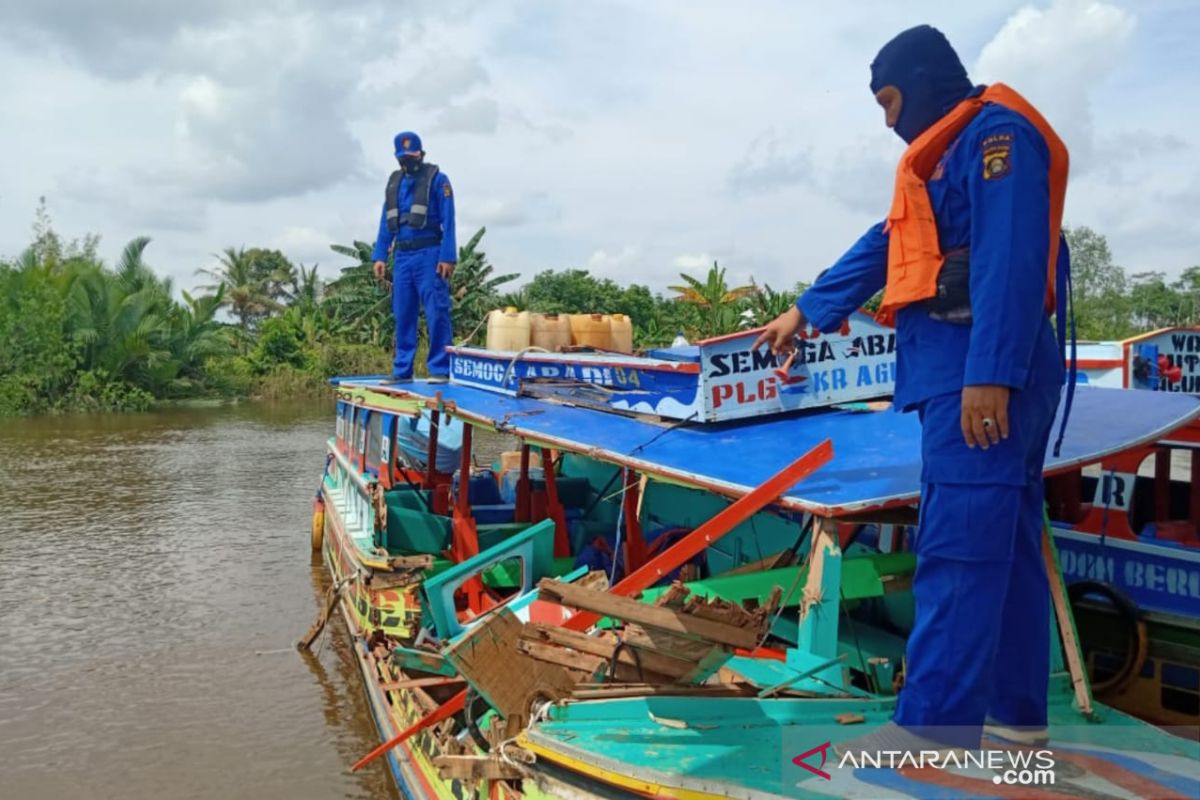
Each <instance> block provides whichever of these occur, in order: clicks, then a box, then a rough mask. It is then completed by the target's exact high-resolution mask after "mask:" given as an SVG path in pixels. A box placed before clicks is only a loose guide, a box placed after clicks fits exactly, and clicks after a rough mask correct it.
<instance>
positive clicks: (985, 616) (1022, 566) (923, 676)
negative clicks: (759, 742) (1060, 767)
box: [895, 386, 1059, 748]
mask: <svg viewBox="0 0 1200 800" xmlns="http://www.w3.org/2000/svg"><path fill="white" fill-rule="evenodd" d="M1058 395H1059V387H1058V386H1052V387H1050V386H1047V387H1041V388H1032V387H1031V388H1030V389H1027V390H1024V391H1019V392H1013V393H1012V395H1011V398H1010V401H1009V423H1010V435H1009V438H1008V439H1006V440H1003V441H1002V442H1001V443H1000V444H999V445H993V446H992V447H990V448H988V450H981V449H979V448H975V449H974V450H972V449H969V448H967V446H966V444H965V443H964V442H963V438H962V432H961V426H960V423H959V418H960V413H961V394H959V393H958V392H955V393H953V394H947V395H939V396H937V397H934V398H932V399H931V400H928V401H926V402H925V403H924V404H923V405H922V406H921V408H920V414H921V436H922V493H921V515H920V522H919V526H918V532H917V542H916V554H917V571H916V575H915V576H914V578H913V596H914V599H915V600H916V620H915V624H914V626H913V631H912V634H911V635H910V636H909V639H908V647H907V653H906V662H907V664H906V668H907V672H906V675H905V682H904V688H903V689H902V690H901V692H900V698H899V702H898V704H897V707H896V716H895V721H896V722H897V723H898V724H900V725H903V726H904V727H906V728H910V729H914V730H916V731H917V732H920V733H922V734H924V735H926V736H928V737H930V738H933V739H936V740H938V741H943V742H948V743H950V744H954V745H961V746H966V747H971V748H975V747H978V745H979V736H980V732H981V728H982V725H983V721H984V718H985V716H990V717H992V718H994V719H996V720H998V721H1000V722H1004V723H1006V724H1009V725H1036V726H1042V725H1045V724H1046V692H1047V684H1048V682H1049V671H1050V650H1049V648H1050V630H1049V625H1050V601H1049V587H1048V583H1047V580H1046V571H1045V566H1044V561H1043V557H1042V536H1043V530H1042V524H1043V522H1042V506H1043V486H1042V462H1043V459H1044V458H1045V453H1046V442H1047V440H1048V439H1049V436H1050V428H1051V426H1052V424H1053V422H1054V412H1055V409H1056V408H1057V405H1058Z"/></svg>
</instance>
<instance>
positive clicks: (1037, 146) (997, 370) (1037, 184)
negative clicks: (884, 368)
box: [963, 122, 1050, 389]
mask: <svg viewBox="0 0 1200 800" xmlns="http://www.w3.org/2000/svg"><path fill="white" fill-rule="evenodd" d="M973 139H975V141H974V142H972V144H973V145H974V151H973V152H972V153H971V155H972V157H971V158H970V159H969V160H970V162H973V163H972V167H973V168H972V169H970V172H969V173H968V177H967V192H968V195H969V197H970V205H971V273H970V274H971V317H972V320H973V322H972V324H971V343H970V346H969V348H968V350H967V368H966V372H965V373H964V375H963V385H965V386H980V385H984V384H993V385H1002V386H1009V387H1012V388H1017V389H1019V388H1022V387H1024V386H1025V384H1026V379H1027V378H1028V376H1029V367H1030V362H1031V360H1032V359H1033V348H1034V343H1035V342H1036V341H1037V337H1038V332H1039V330H1040V328H1041V325H1042V317H1043V316H1045V314H1046V308H1045V298H1046V261H1047V258H1048V254H1049V248H1050V224H1049V220H1050V178H1049V168H1048V164H1049V153H1048V151H1047V149H1046V144H1045V142H1044V141H1043V140H1042V137H1041V135H1040V134H1038V133H1037V131H1036V130H1034V129H1032V128H1031V127H1029V126H1028V124H1026V123H1024V122H1019V123H1018V122H1011V123H999V122H998V123H997V124H994V125H989V126H987V127H985V128H984V129H983V130H982V131H981V132H980V133H979V135H978V137H977V138H976V137H973Z"/></svg>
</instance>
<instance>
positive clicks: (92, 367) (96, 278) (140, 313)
mask: <svg viewBox="0 0 1200 800" xmlns="http://www.w3.org/2000/svg"><path fill="white" fill-rule="evenodd" d="M166 310H167V309H166V308H164V306H163V305H162V297H161V295H160V294H159V287H158V286H157V285H153V286H148V287H144V288H142V289H137V290H134V291H130V290H129V288H128V287H127V286H126V285H125V283H124V282H123V281H122V280H121V279H119V278H114V276H113V275H112V274H111V273H107V272H106V271H105V270H104V269H103V268H101V267H100V266H98V265H92V266H89V267H82V268H79V269H77V271H76V274H75V275H74V278H73V279H72V281H71V285H70V289H69V290H68V292H67V329H68V332H69V335H70V336H71V337H72V339H73V340H74V341H75V342H76V343H77V344H78V346H79V356H80V365H79V366H80V369H81V370H83V371H88V372H96V373H98V374H100V375H102V376H105V377H107V378H110V379H113V380H118V381H124V382H126V383H129V384H132V385H134V386H143V387H146V388H148V389H151V390H152V391H153V389H154V388H159V387H161V385H162V384H163V383H164V382H168V381H169V380H170V379H171V378H172V377H173V375H172V374H170V373H171V366H170V365H171V361H172V359H171V353H170V351H169V349H168V348H167V345H166V340H167V331H168V322H167V319H166V316H165V313H164V312H165V311H166Z"/></svg>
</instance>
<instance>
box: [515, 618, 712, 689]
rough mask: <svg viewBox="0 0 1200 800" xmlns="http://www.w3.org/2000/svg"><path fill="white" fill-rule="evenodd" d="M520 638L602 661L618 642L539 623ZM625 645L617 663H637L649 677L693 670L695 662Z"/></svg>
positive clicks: (628, 642)
mask: <svg viewBox="0 0 1200 800" xmlns="http://www.w3.org/2000/svg"><path fill="white" fill-rule="evenodd" d="M521 636H522V639H530V640H538V641H543V642H550V643H551V644H556V645H559V646H560V647H570V648H571V649H573V650H578V651H579V652H581V653H590V654H591V655H594V656H600V657H601V658H603V659H604V660H605V661H609V660H611V659H612V654H613V650H615V649H616V647H617V638H616V637H615V636H613V635H612V634H601V635H597V636H588V635H587V634H586V633H579V632H578V631H569V630H566V629H564V628H560V627H556V626H553V625H543V624H541V623H533V624H531V625H526V626H525V630H524V631H523V632H522V634H521ZM625 644H626V645H627V646H626V647H623V648H622V649H621V654H620V656H618V661H619V662H620V663H622V664H629V665H631V666H636V665H637V663H638V662H639V661H640V663H641V665H642V668H643V669H645V670H646V671H647V672H648V673H650V672H653V673H657V674H660V675H666V676H669V677H671V678H679V677H681V676H683V675H686V674H687V673H688V672H689V671H691V670H692V668H693V667H694V666H695V660H694V659H688V658H680V657H678V656H675V655H672V654H667V653H662V652H659V651H657V650H653V649H649V648H645V647H639V646H635V645H634V644H633V643H632V642H630V641H629V640H628V639H626V640H625ZM631 650H636V651H637V659H636V660H635V658H634V654H633V653H632V652H630V651H631Z"/></svg>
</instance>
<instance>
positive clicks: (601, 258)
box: [585, 244, 643, 283]
mask: <svg viewBox="0 0 1200 800" xmlns="http://www.w3.org/2000/svg"><path fill="white" fill-rule="evenodd" d="M642 258H643V253H642V248H641V247H640V246H638V245H635V244H627V245H625V246H623V247H622V248H621V249H620V250H618V251H617V252H615V253H610V252H608V251H607V250H595V251H593V252H592V254H591V255H590V256H588V260H587V264H586V265H585V268H586V269H587V271H588V272H590V273H592V274H593V275H595V276H597V277H603V278H613V279H614V280H617V281H618V282H620V283H639V282H641V278H639V277H638V276H637V275H636V274H635V272H634V268H635V267H637V266H638V264H639V262H640V261H641V260H642Z"/></svg>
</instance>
